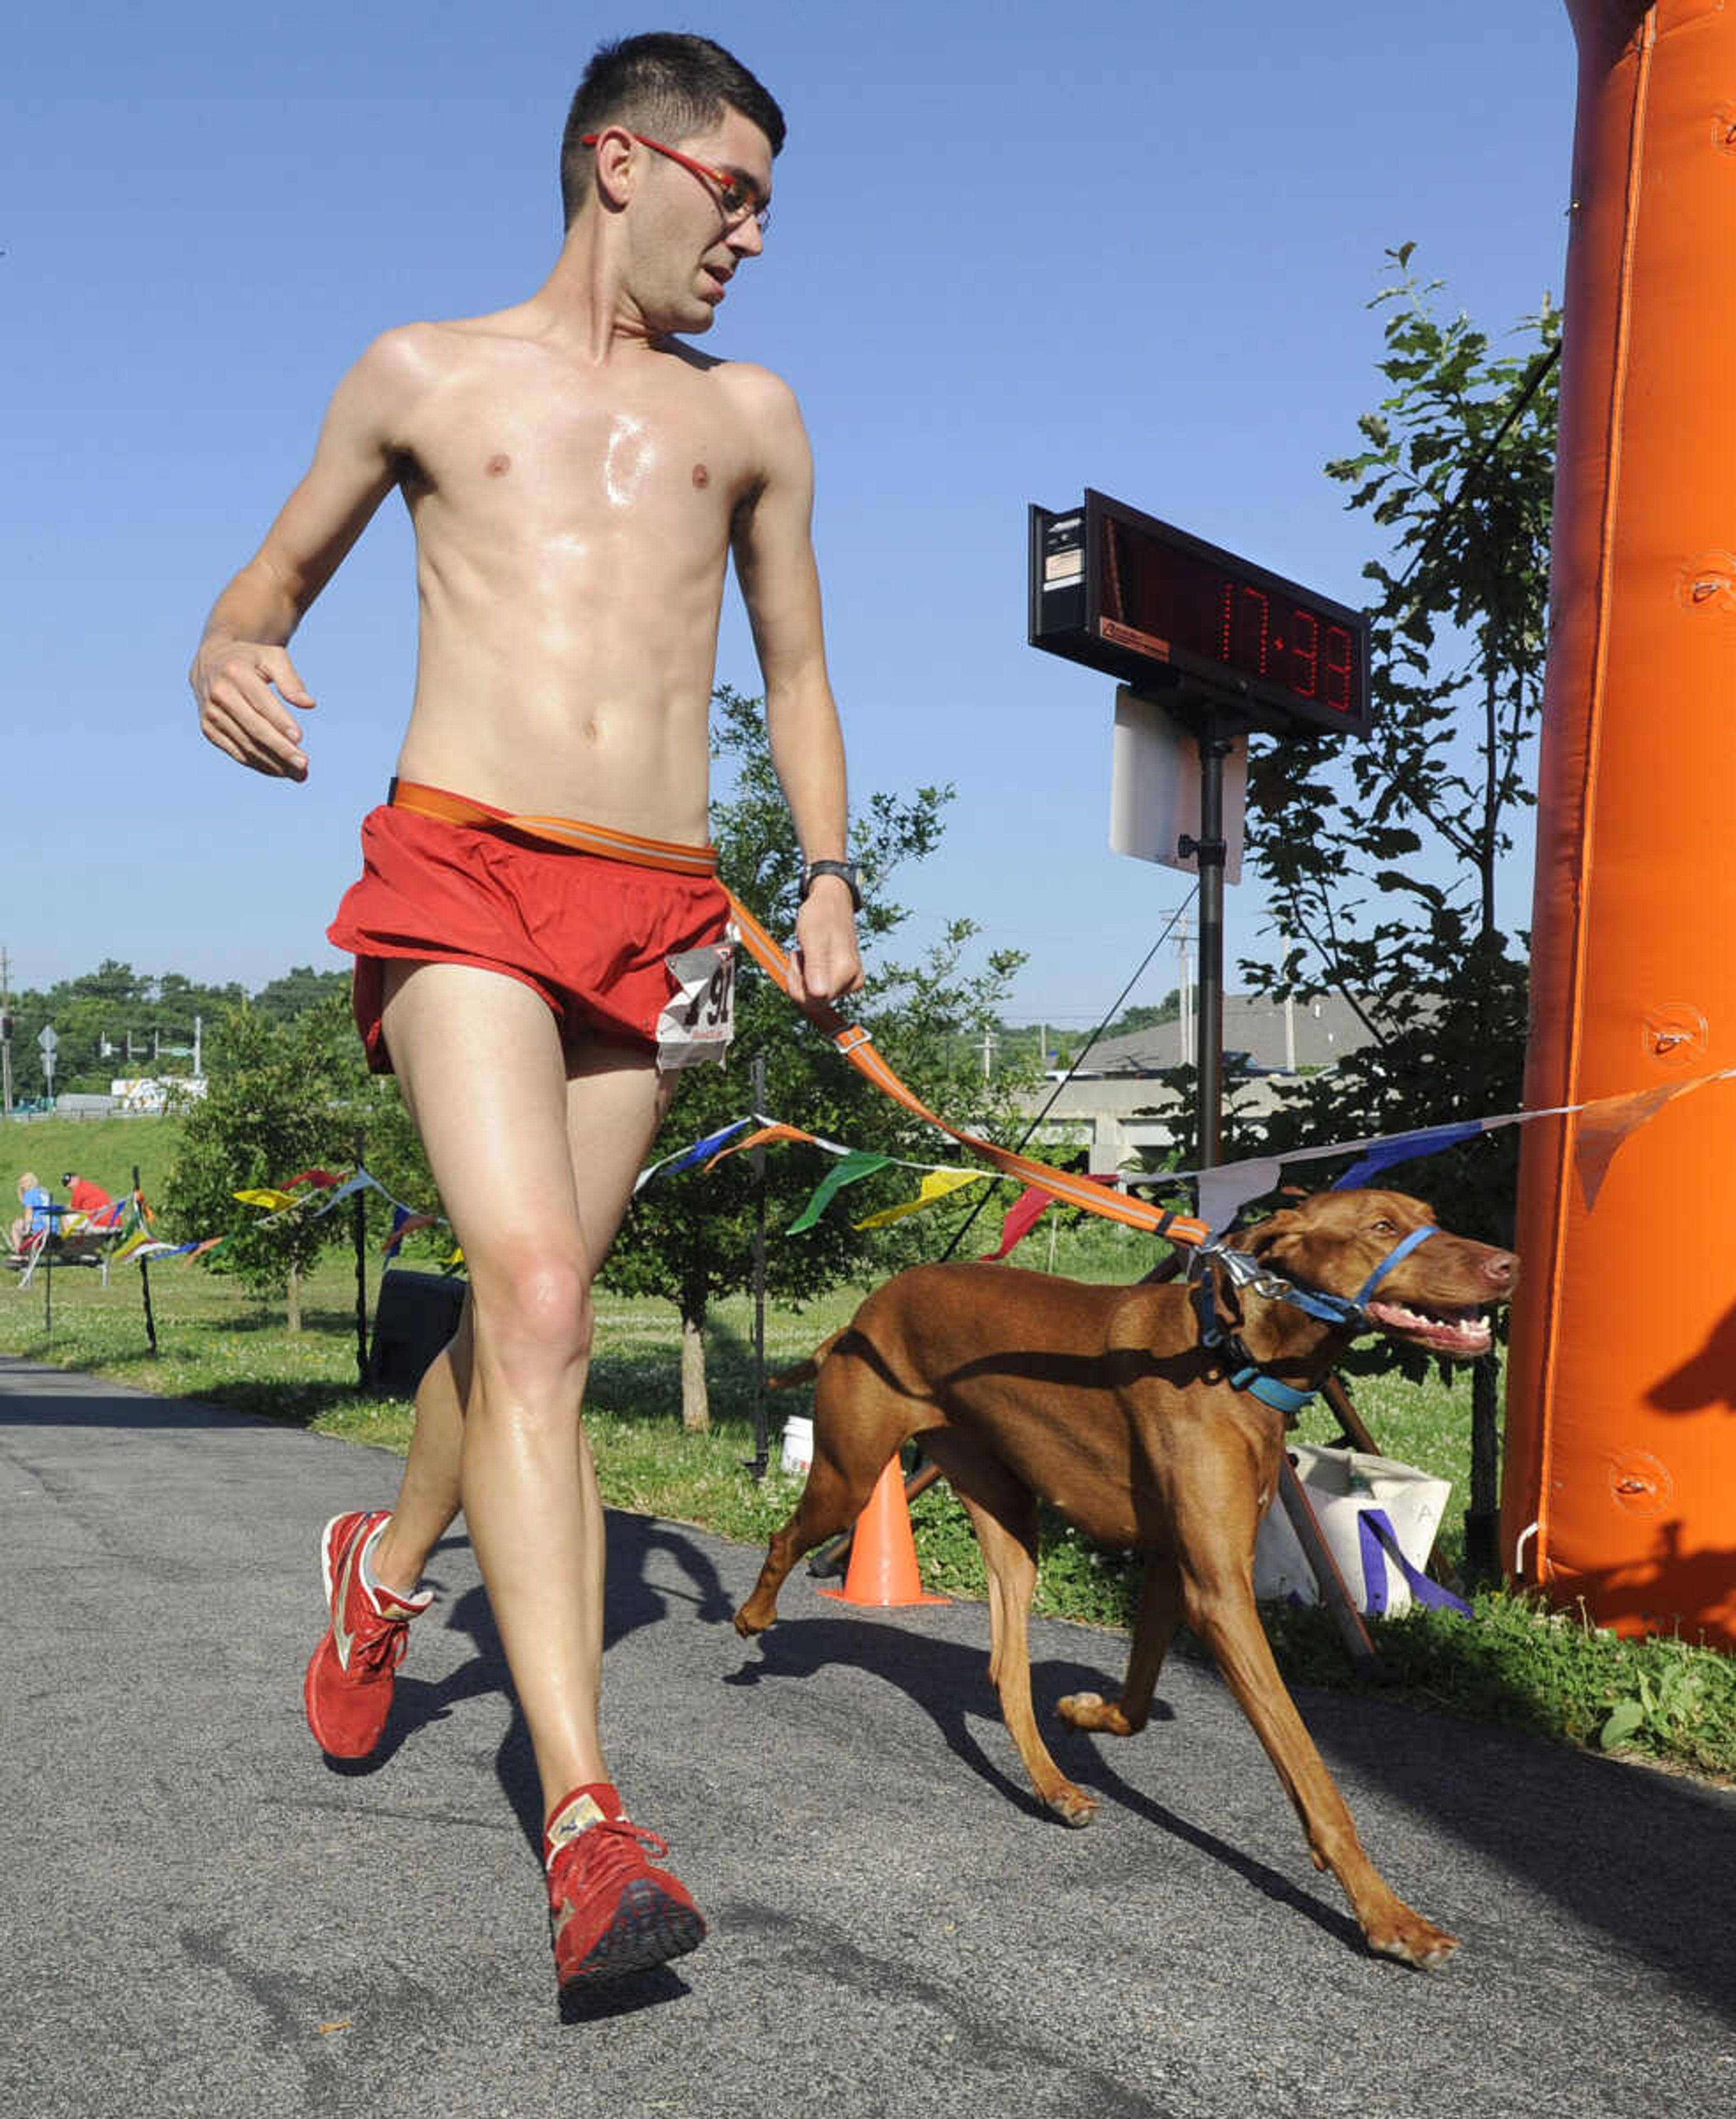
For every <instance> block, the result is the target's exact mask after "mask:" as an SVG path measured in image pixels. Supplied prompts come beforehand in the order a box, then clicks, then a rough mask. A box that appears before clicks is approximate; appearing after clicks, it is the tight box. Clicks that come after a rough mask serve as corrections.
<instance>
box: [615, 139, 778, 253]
mask: <svg viewBox="0 0 1736 2119" xmlns="http://www.w3.org/2000/svg"><path fill="white" fill-rule="evenodd" d="M602 137H603V136H602V134H601V132H587V133H585V134H584V135H583V137H581V138H580V141H579V143H578V144H579V146H581V147H594V146H596V143H597V141H599V140H601V138H602ZM627 137H628V138H629V140H637V141H638V143H639V145H640V146H642V147H649V148H650V149H651V150H652V152H653V153H654V154H658V155H667V156H668V157H669V159H670V160H671V162H679V163H680V165H681V167H682V168H683V169H691V170H692V171H693V173H694V175H695V176H696V177H701V178H703V179H704V180H705V182H706V183H708V184H713V185H715V186H716V188H717V203H718V205H719V206H722V209H723V218H724V220H725V222H726V225H728V226H729V227H731V228H739V227H740V225H741V224H742V222H743V221H745V220H755V221H757V222H758V223H759V232H760V234H762V235H764V233H765V231H766V229H767V226H768V224H769V223H770V221H771V218H772V209H771V206H770V205H769V203H768V202H764V201H763V200H762V199H761V197H760V196H759V186H758V184H756V183H754V180H753V179H752V178H751V177H745V176H743V175H742V174H741V173H740V170H739V169H713V168H712V166H711V165H710V164H709V163H708V162H696V161H695V160H694V158H693V156H692V155H684V154H683V153H682V152H681V151H680V148H679V147H666V146H664V145H663V142H662V141H661V140H652V139H651V138H649V137H648V136H647V135H646V134H645V133H643V132H629V133H628V135H627Z"/></svg>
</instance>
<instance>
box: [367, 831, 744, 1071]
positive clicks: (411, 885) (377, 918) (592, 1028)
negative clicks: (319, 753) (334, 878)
mask: <svg viewBox="0 0 1736 2119" xmlns="http://www.w3.org/2000/svg"><path fill="white" fill-rule="evenodd" d="M728 917H729V900H728V897H727V896H726V893H725V892H724V889H723V887H722V884H721V883H719V882H718V881H717V878H716V877H715V876H707V875H686V874H677V873H675V871H674V870H672V869H653V868H643V867H638V866H636V865H632V864H629V863H628V862H625V861H620V860H609V859H608V858H606V856H602V855H596V854H589V853H582V852H578V851H574V850H573V849H570V848H568V847H564V846H550V845H549V844H547V843H546V842H542V841H539V840H536V839H532V838H530V837H527V836H526V835H525V834H524V833H522V832H515V831H513V829H511V828H509V827H508V826H505V825H500V826H493V825H490V826H489V827H487V828H478V827H476V826H472V825H468V824H458V823H448V822H447V821H446V819H445V818H439V817H428V816H423V815H421V814H418V813H417V812H416V811H415V810H413V809H400V808H395V807H392V806H390V805H382V807H380V808H379V809H374V810H371V811H370V812H369V814H368V816H367V817H366V818H364V821H363V824H362V875H361V880H360V882H359V883H352V884H351V885H350V888H349V889H348V890H347V891H346V893H345V894H344V899H343V902H342V903H341V905H340V906H338V908H337V918H336V919H335V920H333V921H332V925H330V926H329V927H328V928H327V930H326V933H327V936H328V937H329V939H331V940H332V942H333V943H334V944H336V945H337V948H340V949H348V950H350V952H351V953H353V954H354V956H355V959H356V963H355V1020H356V1027H357V1028H358V1029H360V1032H361V1034H362V1041H363V1043H364V1045H365V1046H366V1047H367V1050H368V1064H369V1067H370V1068H371V1069H372V1070H373V1071H374V1073H377V1074H389V1073H391V1072H392V1060H391V1055H389V1054H388V1051H387V1050H386V1043H385V1039H384V1036H383V1034H382V1032H381V1027H380V1008H381V1004H382V999H383V984H384V975H385V962H386V959H388V957H412V958H415V959H417V960H418V961H420V962H429V963H439V964H476V965H478V966H480V967H481V968H482V969H483V970H484V971H500V972H504V974H505V975H506V976H508V978H514V979H517V980H518V981H520V982H521V983H522V984H523V985H527V986H529V987H531V990H533V991H534V992H536V993H539V994H541V996H542V998H543V999H544V1000H545V1001H546V1002H547V1003H548V1004H549V1006H550V1008H551V1009H552V1010H553V1011H554V1013H555V1020H556V1021H557V1022H559V1025H560V1030H561V1036H562V1040H563V1042H564V1043H571V1042H572V1041H573V1040H574V1039H575V1038H578V1037H580V1036H584V1035H587V1034H589V1035H591V1036H598V1037H602V1038H606V1039H609V1040H612V1041H617V1042H621V1043H626V1044H631V1045H634V1046H640V1047H642V1048H648V1049H650V1050H656V1048H657V1024H658V1018H659V1017H660V1016H661V1014H662V1013H663V1011H664V1010H665V1009H666V1008H667V1007H668V1006H669V1004H670V1002H671V999H672V998H673V996H674V995H675V992H676V990H677V981H676V980H675V976H674V974H673V973H672V972H671V970H670V967H669V965H668V963H667V962H666V959H667V958H668V957H671V956H672V955H675V954H676V953H679V952H681V951H684V950H688V949H695V948H702V947H705V946H707V945H709V944H716V943H717V942H718V941H720V940H721V939H722V936H723V933H724V930H725V927H726V924H727V921H728Z"/></svg>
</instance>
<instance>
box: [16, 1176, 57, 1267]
mask: <svg viewBox="0 0 1736 2119" xmlns="http://www.w3.org/2000/svg"><path fill="white" fill-rule="evenodd" d="M18 1203H19V1205H20V1206H21V1207H22V1208H23V1209H24V1212H23V1213H21V1215H20V1216H19V1217H18V1218H17V1220H16V1222H13V1224H12V1249H13V1250H15V1251H21V1250H23V1249H24V1240H25V1238H26V1236H34V1235H35V1234H36V1232H37V1231H39V1230H42V1229H45V1228H47V1226H49V1206H50V1204H51V1202H50V1200H49V1195H48V1193H47V1191H46V1190H45V1189H44V1186H43V1182H42V1180H41V1179H40V1178H39V1176H38V1175H36V1173H35V1171H34V1170H26V1171H25V1173H24V1175H23V1176H21V1178H20V1179H19V1180H18Z"/></svg>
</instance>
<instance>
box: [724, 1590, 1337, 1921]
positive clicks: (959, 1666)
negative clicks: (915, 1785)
mask: <svg viewBox="0 0 1736 2119" xmlns="http://www.w3.org/2000/svg"><path fill="white" fill-rule="evenodd" d="M983 1623H984V1630H985V1633H986V1628H987V1613H986V1611H985V1612H984V1614H983ZM833 1664H837V1665H839V1666H841V1667H845V1668H847V1669H849V1670H851V1671H852V1672H861V1673H864V1674H865V1675H866V1676H870V1677H872V1678H875V1679H878V1680H880V1681H882V1682H884V1683H885V1684H887V1685H892V1686H894V1687H895V1688H896V1689H897V1690H899V1691H901V1692H903V1693H904V1694H905V1695H907V1697H908V1698H909V1699H911V1700H912V1702H914V1704H916V1705H917V1706H918V1707H920V1708H921V1709H922V1711H923V1713H925V1714H926V1715H927V1716H928V1718H929V1719H930V1720H931V1722H932V1723H933V1724H934V1726H935V1730H936V1731H937V1732H938V1733H939V1735H940V1740H941V1741H942V1742H943V1743H944V1744H945V1746H946V1748H947V1750H949V1751H950V1752H951V1753H952V1754H953V1755H954V1757H955V1758H957V1759H958V1760H959V1761H960V1762H961V1763H962V1764H964V1765H965V1766H967V1767H968V1768H969V1769H970V1770H971V1772H972V1773H973V1774H976V1775H977V1778H979V1779H980V1780H982V1781H984V1782H986V1783H987V1785H988V1786H989V1787H991V1788H993V1789H994V1790H995V1791H996V1793H997V1794H998V1795H1000V1796H1001V1797H1004V1798H1005V1800H1006V1801H1009V1802H1011V1803H1013V1804H1014V1805H1015V1806H1017V1807H1018V1808H1019V1809H1020V1810H1022V1811H1024V1812H1025V1813H1026V1814H1027V1815H1028V1816H1030V1817H1032V1818H1033V1819H1037V1820H1041V1821H1042V1822H1043V1823H1045V1824H1047V1825H1053V1826H1054V1827H1055V1829H1056V1830H1057V1831H1069V1830H1072V1829H1076V1828H1074V1827H1070V1826H1068V1825H1065V1824H1063V1823H1062V1821H1061V1819H1059V1818H1058V1817H1056V1815H1055V1814H1054V1813H1053V1812H1052V1811H1050V1810H1049V1809H1048V1808H1047V1806H1045V1805H1044V1804H1043V1803H1042V1802H1041V1801H1039V1800H1038V1799H1037V1795H1036V1794H1035V1792H1034V1791H1033V1789H1032V1787H1031V1785H1030V1783H1029V1782H1028V1780H1026V1779H1025V1778H1023V1764H1022V1763H1020V1762H1019V1758H1018V1753H1017V1750H1016V1749H1015V1748H1014V1745H1013V1740H1012V1736H1011V1734H1010V1732H1008V1731H1007V1728H1006V1725H1005V1722H1004V1721H1003V1720H1002V1718H1001V1713H1000V1699H999V1696H998V1695H997V1694H996V1690H995V1688H994V1685H992V1684H991V1681H990V1679H989V1676H988V1653H987V1644H986V1640H985V1641H984V1643H983V1644H982V1646H980V1647H977V1646H972V1645H969V1644H965V1643H962V1642H956V1641H944V1640H937V1639H934V1638H933V1637H932V1636H925V1635H917V1634H913V1633H912V1632H910V1631H907V1630H903V1629H902V1628H898V1627H895V1626H889V1625H883V1624H880V1623H877V1622H875V1621H864V1620H860V1619H849V1618H843V1617H834V1616H832V1614H831V1613H830V1612H829V1611H828V1612H826V1613H824V1614H823V1615H818V1616H801V1617H791V1618H790V1619H787V1620H785V1621H782V1622H780V1624H779V1625H777V1626H776V1627H774V1628H773V1630H771V1631H770V1632H768V1633H765V1634H760V1635H759V1636H758V1637H757V1639H756V1640H755V1642H754V1644H753V1645H752V1646H751V1647H750V1648H749V1649H748V1651H747V1655H746V1659H745V1661H744V1662H743V1663H742V1664H741V1666H740V1668H739V1669H737V1670H735V1671H731V1672H728V1673H727V1674H726V1676H725V1677H724V1679H723V1682H724V1683H725V1684H726V1685H762V1684H764V1683H766V1682H767V1681H772V1680H782V1679H790V1680H796V1681H800V1680H803V1679H810V1678H813V1677H815V1676H818V1675H819V1673H820V1672H823V1671H824V1670H825V1669H826V1668H827V1667H829V1666H830V1665H833ZM1120 1690H1121V1685H1120V1680H1119V1679H1118V1678H1116V1677H1111V1676H1106V1675H1105V1674H1104V1672H1102V1671H1101V1670H1098V1669H1093V1667H1091V1666H1089V1665H1088V1664H1086V1663H1080V1662H1065V1661H1059V1660H1051V1661H1048V1662H1033V1663H1032V1666H1031V1694H1032V1699H1033V1703H1034V1705H1035V1708H1036V1713H1037V1727H1038V1730H1039V1732H1040V1733H1041V1735H1042V1738H1043V1741H1044V1742H1045V1743H1046V1744H1047V1746H1048V1747H1049V1750H1050V1751H1051V1753H1052V1755H1053V1756H1054V1759H1055V1762H1056V1764H1057V1765H1058V1766H1059V1767H1060V1768H1061V1771H1062V1772H1063V1773H1064V1774H1066V1775H1067V1777H1068V1778H1069V1779H1070V1780H1073V1781H1075V1782H1076V1783H1078V1784H1079V1787H1082V1788H1084V1789H1085V1790H1086V1791H1087V1792H1088V1793H1089V1794H1092V1795H1094V1796H1096V1797H1098V1798H1099V1799H1100V1800H1101V1801H1103V1802H1104V1803H1105V1804H1106V1805H1107V1804H1114V1805H1116V1806H1119V1807H1121V1808H1122V1809H1125V1810H1129V1811H1132V1812H1133V1813H1134V1814H1135V1815H1136V1816H1139V1817H1142V1818H1144V1820H1146V1821H1147V1823H1148V1824H1151V1825H1156V1826H1157V1827H1158V1829H1160V1830H1161V1831H1163V1832H1166V1833H1169V1834H1173V1836H1174V1837H1175V1838H1177V1839H1180V1840H1182V1841H1184V1842H1185V1843H1186V1844H1187V1845H1188V1846H1190V1847H1192V1848H1195V1849H1196V1850H1197V1851H1198V1852H1200V1853H1202V1854H1205V1855H1206V1856H1208V1857H1209V1858H1210V1859H1212V1860H1213V1861H1215V1862H1222V1863H1223V1866H1225V1867H1226V1868H1227V1869H1228V1870H1230V1871H1232V1872H1233V1873H1234V1874H1235V1875H1237V1876H1240V1877H1242V1879H1243V1880H1244V1881H1246V1882H1247V1883H1249V1884H1251V1885H1252V1886H1253V1887H1254V1889H1256V1890H1257V1891H1259V1892H1260V1893H1261V1894H1263V1895H1264V1896H1265V1897H1266V1898H1268V1899H1274V1900H1275V1901H1277V1902H1278V1903H1281V1904H1283V1905H1285V1906H1287V1907H1289V1908H1292V1909H1293V1911H1295V1912H1297V1913H1301V1914H1302V1915H1304V1916H1305V1917H1307V1919H1309V1920H1311V1921H1312V1922H1314V1923H1315V1924H1316V1926H1317V1927H1321V1928H1323V1929H1324V1930H1325V1931H1326V1932H1327V1933H1328V1934H1329V1935H1330V1936H1334V1938H1336V1939H1337V1940H1340V1941H1342V1942H1345V1943H1348V1944H1351V1945H1360V1943H1361V1940H1362V1930H1361V1929H1360V1928H1359V1927H1358V1925H1357V1923H1356V1922H1355V1921H1354V1920H1353V1919H1352V1918H1350V1917H1349V1916H1348V1914H1345V1913H1341V1912H1339V1910H1338V1909H1337V1908H1335V1907H1334V1906H1331V1905H1328V1904H1324V1903H1321V1900H1319V1899H1316V1898H1313V1897H1311V1895H1310V1894H1308V1892H1307V1890H1306V1889H1299V1888H1298V1887H1297V1885H1295V1884H1294V1883H1293V1882H1292V1881H1291V1880H1290V1879H1289V1878H1288V1877H1287V1876H1282V1875H1280V1874H1279V1871H1277V1870H1275V1869H1272V1868H1270V1867H1268V1866H1267V1865H1266V1864H1265V1862H1260V1861H1257V1860H1256V1859H1255V1858H1254V1857H1252V1856H1251V1855H1249V1854H1247V1853H1246V1852H1244V1851H1243V1850H1242V1848H1237V1847H1233V1846H1232V1845H1231V1844H1230V1843H1228V1841H1227V1840H1223V1839H1220V1838H1218V1836H1217V1834H1215V1833H1212V1832H1209V1831H1207V1830H1205V1829H1204V1828H1203V1827H1202V1826H1200V1825H1195V1824H1192V1823H1190V1822H1189V1821H1188V1820H1186V1818H1183V1817H1180V1816H1178V1815H1177V1814H1176V1813H1175V1812H1174V1811H1171V1810H1168V1809H1166V1808H1165V1807H1164V1806H1163V1804H1162V1803H1159V1802H1157V1801H1153V1798H1152V1797H1149V1795H1147V1794H1145V1793H1144V1792H1143V1791H1142V1790H1140V1789H1139V1788H1136V1787H1134V1786H1133V1785H1132V1784H1131V1783H1130V1782H1128V1781H1126V1779H1124V1778H1122V1776H1121V1774H1119V1773H1118V1772H1117V1771H1116V1769H1115V1767H1114V1766H1113V1764H1111V1763H1110V1761H1109V1759H1108V1758H1107V1756H1106V1751H1107V1748H1108V1747H1109V1746H1112V1745H1115V1744H1117V1743H1121V1742H1122V1741H1127V1740H1125V1739H1123V1738H1121V1737H1116V1736H1098V1735H1094V1734H1088V1733H1086V1732H1083V1731H1080V1730H1076V1729H1071V1728H1069V1727H1068V1726H1067V1725H1066V1724H1065V1723H1064V1722H1062V1721H1061V1718H1060V1717H1059V1716H1058V1715H1057V1714H1056V1712H1055V1705H1056V1701H1057V1700H1059V1699H1064V1698H1065V1697H1066V1695H1068V1694H1070V1693H1075V1692H1098V1693H1101V1694H1102V1695H1103V1696H1104V1697H1105V1698H1106V1699H1113V1698H1115V1697H1116V1696H1117V1695H1118V1694H1119V1692H1120ZM1175 1719H1176V1714H1175V1710H1174V1709H1173V1708H1172V1707H1171V1706H1169V1705H1168V1704H1167V1703H1166V1702H1165V1701H1163V1699H1158V1700H1156V1701H1154V1702H1153V1705H1152V1711H1151V1722H1150V1724H1149V1726H1148V1727H1147V1729H1146V1731H1145V1732H1144V1736H1142V1737H1140V1738H1135V1739H1134V1740H1132V1741H1150V1740H1151V1738H1152V1736H1153V1732H1155V1731H1156V1730H1157V1729H1158V1727H1160V1726H1161V1725H1163V1724H1165V1723H1173V1722H1174V1721H1175ZM984 1722H987V1723H993V1725H994V1726H995V1727H996V1729H998V1730H999V1731H1000V1732H1001V1735H1002V1737H1003V1738H1004V1740H1005V1746H1006V1750H1007V1752H1008V1754H1009V1755H1010V1758H1011V1760H1013V1761H1014V1770H1015V1771H1016V1772H1017V1773H1018V1774H1019V1778H1017V1779H1015V1778H1014V1777H1013V1774H1012V1773H1011V1772H1009V1771H1007V1770H1005V1769H1003V1768H1002V1766H1001V1765H1000V1763H999V1762H998V1761H997V1760H996V1759H995V1758H994V1757H992V1756H991V1755H990V1753H989V1752H988V1751H987V1750H985V1749H984V1747H983V1746H982V1743H981V1742H980V1741H978V1738H977V1733H976V1730H975V1728H974V1727H973V1726H972V1725H973V1724H974V1723H984Z"/></svg>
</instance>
